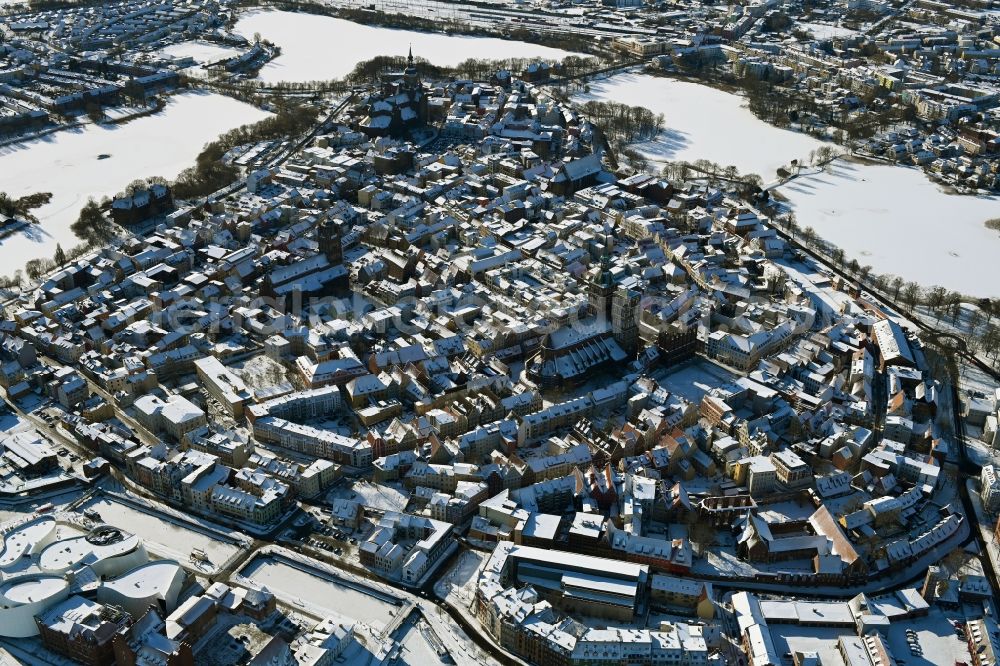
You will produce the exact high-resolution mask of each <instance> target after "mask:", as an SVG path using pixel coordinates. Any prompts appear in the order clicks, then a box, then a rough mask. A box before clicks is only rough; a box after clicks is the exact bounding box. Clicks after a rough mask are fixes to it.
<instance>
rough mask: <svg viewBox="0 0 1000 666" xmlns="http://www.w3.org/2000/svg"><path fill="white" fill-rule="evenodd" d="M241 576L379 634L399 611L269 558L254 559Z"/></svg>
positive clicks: (350, 589) (347, 587)
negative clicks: (367, 627)
mask: <svg viewBox="0 0 1000 666" xmlns="http://www.w3.org/2000/svg"><path fill="white" fill-rule="evenodd" d="M240 575H241V576H244V577H246V578H252V579H253V580H255V581H256V582H258V583H260V584H261V585H266V586H267V588H268V589H269V590H271V591H272V592H275V593H277V594H284V596H285V597H288V598H291V600H292V601H294V600H295V599H299V600H301V601H303V602H305V603H307V604H309V605H311V606H315V607H317V608H318V609H323V610H326V611H330V612H331V613H336V614H338V615H342V616H343V617H344V618H346V619H350V620H358V621H360V622H364V623H366V624H368V625H370V626H372V627H375V628H376V629H378V630H381V629H384V628H385V626H386V625H387V624H388V623H389V621H390V620H391V619H392V618H391V615H390V611H391V612H392V613H395V612H397V611H398V610H399V609H398V608H397V607H396V606H395V605H393V604H391V603H388V602H386V601H382V600H381V599H379V598H377V597H374V596H372V595H369V594H365V593H364V592H360V591H358V590H356V589H354V588H353V587H349V586H347V585H343V584H338V583H335V582H334V581H332V580H328V579H326V578H321V577H319V576H315V575H313V574H311V573H308V572H306V571H303V570H302V569H298V568H296V567H293V566H292V565H290V564H288V563H287V562H284V561H282V560H277V559H274V558H271V557H257V558H256V559H254V560H253V561H252V562H251V563H250V564H249V565H248V566H247V567H245V568H244V569H243V570H242V571H240Z"/></svg>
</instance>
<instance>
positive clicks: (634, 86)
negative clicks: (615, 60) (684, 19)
mask: <svg viewBox="0 0 1000 666" xmlns="http://www.w3.org/2000/svg"><path fill="white" fill-rule="evenodd" d="M574 100H575V101H577V102H586V101H589V100H598V101H604V102H620V103H622V104H628V105H629V106H644V107H646V108H647V109H649V110H651V111H653V112H654V113H662V114H663V117H664V125H665V126H666V129H665V131H663V132H660V135H659V136H658V137H657V138H656V139H655V140H653V141H647V142H643V143H638V144H636V145H635V148H636V149H637V150H638V151H639V152H640V153H642V154H643V155H644V156H645V157H646V158H647V159H649V160H650V162H652V163H653V164H657V165H662V164H663V163H664V162H675V161H685V162H694V161H695V160H699V159H706V160H709V161H710V162H715V163H716V164H720V165H722V166H729V165H733V166H735V167H736V168H737V169H739V172H740V173H741V174H749V173H755V174H757V175H759V176H760V177H761V178H763V179H764V182H769V181H772V180H774V178H775V177H776V176H775V171H776V170H777V169H778V167H780V166H783V165H786V164H788V163H789V162H791V161H792V160H793V159H798V160H800V161H803V160H808V158H809V153H810V152H811V151H814V150H816V149H817V148H819V147H821V146H823V145H826V144H824V143H823V142H822V141H820V140H818V139H814V138H813V137H811V136H808V135H806V134H801V133H799V132H792V131H791V130H785V129H779V128H777V127H773V126H771V125H769V124H767V123H765V122H764V121H762V120H760V119H759V118H757V116H755V115H753V114H752V113H751V112H750V110H749V109H747V108H746V106H745V105H744V100H743V98H741V97H740V96H739V95H734V94H732V93H728V92H724V91H722V90H716V89H715V88H710V87H708V86H704V85H701V84H698V83H690V82H687V81H678V80H676V79H668V78H663V77H657V76H650V75H647V74H630V73H626V74H618V75H615V76H612V77H610V78H607V79H603V80H598V81H593V82H591V83H590V92H589V93H586V94H580V95H577V96H575V97H574Z"/></svg>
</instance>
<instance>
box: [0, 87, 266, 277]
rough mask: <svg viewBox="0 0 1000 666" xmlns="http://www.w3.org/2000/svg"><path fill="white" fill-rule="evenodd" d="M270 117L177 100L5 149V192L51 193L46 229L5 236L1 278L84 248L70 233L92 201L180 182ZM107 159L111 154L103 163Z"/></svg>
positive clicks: (249, 109)
mask: <svg viewBox="0 0 1000 666" xmlns="http://www.w3.org/2000/svg"><path fill="white" fill-rule="evenodd" d="M266 115H267V114H266V113H265V112H263V111H261V110H259V109H257V108H255V107H253V106H250V105H248V104H244V103H242V102H238V101H236V100H234V99H231V98H229V97H224V96H222V95H215V94H208V93H184V94H181V95H175V96H174V97H172V98H170V100H169V101H168V102H167V106H166V108H165V109H164V110H163V111H161V112H160V113H157V114H154V115H151V116H146V117H143V118H137V119H136V120H133V121H131V122H128V123H124V124H122V125H110V126H109V125H99V126H98V125H87V126H85V127H82V128H75V129H71V130H64V131H61V132H55V133H53V134H48V135H46V136H44V137H42V138H39V139H34V140H31V141H26V142H24V143H20V144H17V145H14V146H5V147H3V148H0V174H3V177H2V178H0V190H2V191H4V192H7V193H8V194H10V195H11V196H12V197H20V196H24V195H26V194H32V193H34V192H51V193H52V201H51V202H50V203H48V204H47V205H45V206H42V207H41V208H38V209H35V210H34V211H33V212H34V214H35V215H36V217H38V219H39V220H40V222H41V224H40V225H31V226H29V227H28V228H27V229H26V230H25V231H22V232H19V233H17V234H14V235H12V236H8V237H6V238H3V239H0V273H3V274H6V275H10V274H12V273H13V272H14V271H15V270H16V269H17V268H21V267H23V266H24V264H25V263H26V262H27V261H28V260H29V259H35V258H39V257H51V256H52V255H53V253H54V252H55V249H56V245H57V244H59V243H61V244H62V246H63V248H68V247H72V246H74V245H77V244H78V243H80V239H79V238H77V237H76V236H75V235H73V232H72V231H70V225H71V224H72V223H73V222H74V221H75V220H76V218H77V216H78V215H79V212H80V208H82V207H83V204H84V203H86V201H87V198H88V197H94V198H97V199H99V198H101V197H103V196H114V195H115V194H117V193H118V192H120V191H121V190H123V189H124V188H125V187H126V186H127V185H128V184H129V183H131V182H132V181H133V180H135V179H136V178H147V177H150V176H162V177H164V178H168V179H171V178H174V177H176V176H177V174H179V173H180V172H181V171H182V170H184V169H186V168H187V167H189V166H193V165H194V160H195V157H197V156H198V153H199V152H201V149H202V148H203V147H204V145H205V144H206V143H208V142H210V141H212V140H214V139H215V138H216V137H218V136H219V135H220V134H222V133H223V132H226V131H227V130H230V129H232V128H234V127H237V126H239V125H243V124H246V123H252V122H256V121H258V120H261V119H262V118H264V117H266ZM99 155H109V156H110V157H108V158H106V159H101V160H99V159H98V156H99Z"/></svg>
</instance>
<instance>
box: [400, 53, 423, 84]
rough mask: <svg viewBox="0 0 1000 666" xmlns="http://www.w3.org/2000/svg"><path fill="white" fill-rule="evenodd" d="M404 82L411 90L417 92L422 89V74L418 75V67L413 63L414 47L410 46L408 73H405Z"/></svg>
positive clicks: (407, 63)
mask: <svg viewBox="0 0 1000 666" xmlns="http://www.w3.org/2000/svg"><path fill="white" fill-rule="evenodd" d="M403 80H404V81H405V82H406V87H407V88H408V89H409V90H416V89H417V88H419V87H420V74H418V73H417V66H416V64H415V63H414V62H413V45H412V44H411V45H410V54H409V55H408V56H406V71H404V72H403Z"/></svg>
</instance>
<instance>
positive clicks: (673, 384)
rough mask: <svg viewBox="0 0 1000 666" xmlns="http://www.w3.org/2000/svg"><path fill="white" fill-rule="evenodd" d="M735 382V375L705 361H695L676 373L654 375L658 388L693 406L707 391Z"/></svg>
mask: <svg viewBox="0 0 1000 666" xmlns="http://www.w3.org/2000/svg"><path fill="white" fill-rule="evenodd" d="M735 380H736V375H734V374H733V373H731V372H729V370H727V369H726V368H724V367H722V366H721V365H718V364H716V363H713V362H712V361H709V360H707V359H697V360H694V361H691V362H689V363H687V364H686V365H684V366H682V367H681V368H680V369H678V370H676V371H673V372H670V373H666V374H663V375H662V376H661V375H660V374H657V375H656V381H658V382H659V383H660V386H662V387H664V388H665V389H667V390H668V391H670V392H671V393H676V394H677V395H679V396H681V397H682V398H684V399H685V400H689V401H690V402H693V403H695V404H698V403H700V402H701V399H702V398H703V397H704V396H705V394H706V393H707V392H708V391H709V389H712V388H715V387H716V386H725V385H726V384H729V383H731V382H733V381H735Z"/></svg>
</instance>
